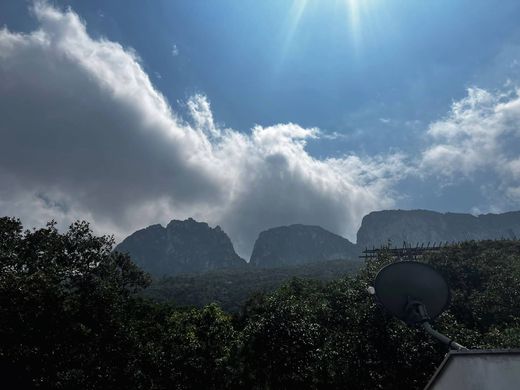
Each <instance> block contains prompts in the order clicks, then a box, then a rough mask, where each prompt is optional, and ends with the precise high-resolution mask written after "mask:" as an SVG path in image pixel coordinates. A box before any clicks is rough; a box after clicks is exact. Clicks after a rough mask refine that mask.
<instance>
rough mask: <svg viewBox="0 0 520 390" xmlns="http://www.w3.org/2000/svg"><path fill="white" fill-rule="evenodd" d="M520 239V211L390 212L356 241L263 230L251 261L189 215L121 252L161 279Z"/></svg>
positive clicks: (142, 235)
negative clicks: (393, 248) (384, 250)
mask: <svg viewBox="0 0 520 390" xmlns="http://www.w3.org/2000/svg"><path fill="white" fill-rule="evenodd" d="M516 237H520V211H515V212H508V213H503V214H486V215H479V216H473V215H471V214H458V213H438V212H434V211H427V210H385V211H377V212H372V213H370V214H368V215H366V216H365V217H364V218H363V221H362V224H361V227H360V229H359V230H358V233H357V243H356V244H354V243H352V242H350V241H349V240H347V239H346V238H343V237H341V236H339V235H336V234H334V233H331V232H329V231H327V230H325V229H323V228H321V227H319V226H308V225H300V224H297V225H290V226H281V227H276V228H271V229H268V230H266V231H263V232H261V233H260V235H259V237H258V239H257V240H256V242H255V246H254V250H253V253H252V256H251V259H250V262H249V264H247V263H246V261H245V260H244V259H242V258H241V257H240V256H238V255H237V254H236V252H235V250H234V248H233V244H232V242H231V240H230V239H229V237H228V236H227V234H226V233H225V232H224V231H223V230H222V229H221V228H220V227H219V226H217V227H215V228H211V227H209V226H208V224H206V223H203V222H196V221H194V220H193V219H191V218H189V219H187V220H185V221H176V220H173V221H171V222H170V223H169V224H168V225H167V226H166V228H163V227H162V226H161V225H152V226H149V227H147V228H145V229H142V230H138V231H136V232H135V233H133V234H132V235H130V236H128V237H127V238H126V239H125V240H123V241H122V242H121V243H120V244H119V245H118V246H117V247H116V250H118V251H121V252H128V253H130V255H131V257H132V259H133V260H134V261H135V262H136V263H137V264H138V265H139V266H141V267H142V268H143V269H144V270H145V271H147V272H149V273H151V274H152V275H153V276H155V277H161V276H173V275H179V274H190V273H200V272H207V271H213V270H219V269H226V268H241V267H242V268H245V267H248V268H274V267H283V266H297V265H302V264H307V263H315V262H326V261H331V260H357V258H358V256H359V254H360V253H361V251H362V250H363V249H364V248H365V247H371V246H380V245H384V244H387V243H388V242H389V240H390V241H391V242H392V244H393V245H402V243H403V241H405V242H407V243H410V244H412V245H415V244H416V243H427V242H431V243H433V242H440V241H450V242H451V241H465V240H482V239H499V238H516Z"/></svg>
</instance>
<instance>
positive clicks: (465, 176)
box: [0, 0, 520, 236]
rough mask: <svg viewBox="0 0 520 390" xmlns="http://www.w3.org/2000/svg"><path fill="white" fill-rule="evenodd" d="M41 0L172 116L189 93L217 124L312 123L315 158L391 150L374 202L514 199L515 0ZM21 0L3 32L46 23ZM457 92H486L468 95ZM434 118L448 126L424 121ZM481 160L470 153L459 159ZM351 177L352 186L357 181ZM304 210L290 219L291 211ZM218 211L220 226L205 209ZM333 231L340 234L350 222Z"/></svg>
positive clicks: (483, 208) (441, 206)
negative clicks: (134, 73)
mask: <svg viewBox="0 0 520 390" xmlns="http://www.w3.org/2000/svg"><path fill="white" fill-rule="evenodd" d="M43 4H46V6H47V7H51V8H52V7H54V9H55V10H57V12H62V13H63V12H66V10H67V7H70V9H71V10H72V11H71V12H73V13H74V14H75V15H78V16H79V18H80V20H81V21H82V23H84V24H86V29H87V34H88V38H89V39H92V40H93V41H95V42H104V41H108V42H114V43H118V44H120V45H121V46H122V47H123V49H124V50H125V52H126V53H134V55H135V57H136V61H137V62H138V63H139V66H140V67H141V69H142V71H143V72H144V73H145V74H146V75H147V76H148V77H149V79H150V81H151V84H152V85H153V88H154V89H155V90H156V91H158V92H159V93H160V94H162V95H163V96H164V98H165V100H166V101H167V103H168V104H169V105H170V106H171V109H172V111H173V112H174V115H176V116H177V117H179V118H180V119H179V121H180V122H186V123H193V121H194V120H195V121H196V120H197V119H196V118H193V112H190V108H189V107H190V106H189V102H190V101H192V102H193V97H194V96H199V97H202V98H203V100H204V102H206V103H207V104H208V105H210V106H209V107H210V108H209V110H210V113H209V115H211V117H212V119H211V120H212V121H213V123H214V126H216V127H218V128H219V129H222V130H224V129H226V128H227V129H232V131H233V133H237V134H245V135H247V136H250V135H251V134H252V129H253V128H254V127H255V126H256V125H259V126H261V127H262V128H269V127H272V126H277V125H279V124H288V123H293V124H296V125H298V126H300V127H301V128H304V129H310V128H317V129H319V130H318V132H319V136H306V137H304V138H305V146H304V150H305V156H309V157H310V158H312V159H314V160H316V161H317V162H321V161H329V160H331V159H339V160H342V159H346V158H347V159H348V157H349V156H350V157H352V156H354V157H355V158H358V159H360V160H362V161H363V162H364V165H363V166H364V167H365V168H363V169H365V170H370V169H372V168H366V167H372V166H371V165H370V163H369V162H371V163H373V164H375V163H376V162H377V163H378V164H379V165H378V167H379V168H381V166H383V165H385V164H387V163H388V161H391V156H396V155H399V156H401V157H400V160H399V161H400V163H401V164H402V167H400V168H399V169H398V170H400V171H401V173H402V172H404V170H406V169H408V168H410V167H411V169H412V170H413V173H407V174H400V173H399V172H393V173H388V172H390V171H389V168H388V167H386V168H384V169H386V171H385V172H387V173H384V174H383V177H379V176H378V178H379V179H381V181H378V184H377V186H378V187H377V188H378V189H377V191H381V192H377V191H376V192H374V193H372V195H373V196H374V197H376V198H377V197H378V196H379V197H385V198H388V199H389V200H390V201H388V202H386V201H385V202H382V203H381V204H376V203H374V207H375V208H383V207H386V206H390V207H400V208H425V209H434V210H439V211H460V212H474V213H476V212H489V211H506V210H511V209H518V206H519V205H520V203H519V199H520V190H518V188H520V187H519V182H518V180H519V176H520V175H517V165H516V161H517V160H518V149H517V148H516V147H517V146H518V145H519V144H518V134H517V132H515V131H516V130H515V129H518V127H519V126H520V125H519V123H518V122H517V117H516V116H515V115H516V111H514V110H516V108H515V107H516V106H514V104H515V102H516V99H517V98H518V96H516V95H515V93H516V92H515V91H516V88H517V85H518V81H519V78H520V23H518V20H520V2H518V1H508V0H504V1H500V2H493V1H480V0H477V1H475V0H473V1H453V0H452V1H431V2H419V1H397V0H396V1H383V0H345V1H335V0H326V1H318V0H307V1H304V0H299V1H289V0H288V1H274V0H268V1H247V0H246V1H224V0H219V1H193V0H186V1H158V0H156V1H110V2H106V1H53V2H47V3H43ZM30 7H31V3H30V2H29V3H26V2H20V1H15V0H4V1H2V2H1V3H0V24H1V25H4V26H5V27H6V28H7V30H8V31H9V32H10V33H12V34H20V33H27V34H30V33H31V32H34V31H35V30H37V29H39V28H41V26H42V21H41V17H35V15H34V12H31V11H30V10H29V8H30ZM39 18H40V19H39ZM44 29H45V27H44ZM6 72H7V71H6ZM6 74H7V73H6ZM5 77H8V76H5ZM42 77H43V76H42ZM469 88H473V89H475V90H478V91H483V92H485V93H488V94H490V95H491V97H487V95H485V94H478V93H476V94H474V95H471V93H470V92H469V91H468V89H469ZM6 93H7V92H6ZM79 94H80V91H78V95H79ZM508 94H509V95H508ZM471 96H473V98H474V99H473V100H471V99H472V98H471ZM465 99H466V100H465ZM468 99H469V100H468ZM464 102H465V103H464ZM199 103H200V102H199ZM457 103H460V104H463V105H464V104H466V106H465V107H466V108H465V111H464V112H463V113H460V112H455V109H454V107H455V105H456V104H457ZM507 103H510V105H512V106H514V107H513V108H512V110H513V114H512V119H509V120H508V121H506V122H507V123H506V122H504V120H503V119H501V118H502V117H500V118H498V117H489V116H486V117H485V118H486V120H485V121H483V123H484V122H486V121H487V122H486V123H487V125H486V126H495V127H494V130H490V132H489V134H492V136H489V134H488V135H486V134H487V130H486V129H483V130H482V131H481V132H478V131H476V130H475V131H476V132H475V133H472V131H473V130H472V129H474V128H475V127H474V126H473V125H472V123H473V122H471V120H472V119H471V118H479V117H480V116H479V115H481V114H482V113H484V114H482V115H488V114H485V112H490V111H489V110H491V111H493V110H494V111H493V112H495V111H499V110H498V109H497V107H502V106H500V105H501V104H507ZM490 107H491V108H490ZM508 107H509V106H508ZM486 110H488V111H486ZM197 112H199V113H200V112H201V111H197ZM206 114H208V113H207V112H206ZM497 115H498V114H497ZM468 118H470V119H471V120H470V119H468ZM464 121H466V122H464ZM468 121H470V122H468ZM435 123H440V124H439V125H438V126H437V127H439V128H442V129H448V128H449V129H451V130H450V132H449V133H448V132H447V130H439V131H433V130H432V126H433V124H435ZM195 127H196V126H195ZM464 129H470V130H464ZM280 131H281V130H280ZM486 137H488V138H486ZM489 137H491V138H489ZM506 138H507V141H506ZM488 144H492V145H493V147H489V148H488V147H487V146H486V145H488ZM506 146H507V147H506ZM479 148H483V150H482V151H480V149H479ZM484 149H485V150H484ZM455 155H456V157H455ZM480 155H482V156H484V157H482V159H481V160H482V161H483V162H482V164H480V163H478V164H474V162H473V161H469V160H468V158H469V157H468V156H474V158H477V157H475V156H480ZM264 157H265V156H264ZM495 157H496V159H495ZM499 157H500V158H499ZM374 159H375V160H374ZM495 160H496V161H495ZM266 161H268V160H266ZM342 161H343V160H342ZM349 161H350V160H349ZM497 161H498V162H499V163H500V164H506V165H507V166H508V167H510V168H508V169H509V170H510V171H511V172H510V173H509V174H508V175H507V177H505V174H504V175H502V173H497V169H499V168H497V166H496V164H497ZM448 163H449V164H451V165H449V164H448ZM390 164H394V163H390ZM443 164H448V165H443ZM395 165H396V164H394V168H395ZM454 166H455V167H456V169H455V168H453V167H454ZM473 166H478V168H475V169H474V168H472V167H473ZM6 167H7V166H6ZM379 168H378V169H379ZM518 168H519V169H520V165H518ZM9 169H10V168H9ZM9 169H8V167H7V168H5V170H6V171H9ZM384 169H381V170H384ZM363 172H364V173H363V174H360V175H361V176H362V177H363V178H366V177H367V175H369V174H367V173H366V172H365V171H363ZM378 172H379V171H378ZM361 176H360V177H361ZM389 176H392V177H391V178H389ZM350 179H351V178H349V180H350ZM352 180H354V179H352ZM356 180H357V179H356ZM363 180H365V179H363ZM363 180H361V182H359V181H357V182H356V183H357V184H356V185H359V186H360V188H365V187H366V181H363ZM390 181H391V184H388V182H390ZM374 182H375V179H374V180H373V179H372V178H371V179H370V183H372V184H373V183H374ZM58 187H59V186H58ZM53 188H56V185H54V184H53ZM40 190H41V191H40ZM28 191H29V190H28ZM30 191H32V192H33V193H35V191H36V192H38V191H40V192H44V193H47V192H48V191H49V189H48V188H47V189H45V188H44V189H37V188H32V187H31V190H30ZM238 192H239V191H238ZM517 192H518V194H517ZM517 195H518V197H517ZM5 197H6V198H7V196H5ZM388 199H387V200H388ZM328 201H331V199H328ZM5 203H6V204H7V203H8V202H7V201H5ZM6 207H7V206H6ZM89 207H91V206H88V207H87V208H89ZM366 207H368V206H364V208H363V207H362V209H363V210H366ZM7 209H8V207H7ZM175 210H178V208H176V209H175ZM89 212H91V214H92V213H94V214H95V212H94V211H92V210H90V211H89ZM187 212H188V211H186V213H187ZM175 213H176V212H174V214H175ZM94 214H92V215H94ZM178 214H180V215H184V214H185V213H184V212H181V211H179V212H178ZM296 215H297V214H296ZM356 215H357V214H356ZM200 217H204V215H200ZM351 217H352V216H351ZM150 218H151V217H150ZM208 218H209V219H210V220H211V218H210V217H208ZM313 218H314V217H309V218H306V217H302V219H303V220H304V221H303V222H312V221H314V219H313ZM353 218H354V217H353ZM94 219H95V218H94ZM295 219H298V218H297V217H294V215H293V216H291V217H290V218H289V219H288V221H287V222H293V221H294V222H297V221H295ZM357 219H358V220H357V221H353V222H350V223H351V225H352V226H356V225H358V224H359V218H357ZM214 221H215V222H220V223H223V224H224V225H226V223H225V222H223V221H224V220H222V221H221V220H220V219H219V218H217V217H215V218H214ZM271 222H272V223H274V222H278V220H277V219H275V220H273V221H271ZM281 222H283V220H282V221H281ZM316 222H320V220H319V219H318V220H316ZM267 223H268V222H267V221H266V222H265V224H267ZM122 224H123V222H121V223H119V224H118V226H122ZM265 224H264V225H265ZM130 225H131V226H134V225H135V223H133V224H130ZM262 226H263V225H262ZM329 228H331V229H332V230H336V232H338V233H342V234H345V235H347V236H348V234H347V233H346V231H349V232H350V230H353V228H352V229H350V230H349V229H343V230H342V228H340V227H339V225H337V224H336V225H335V224H332V225H331V226H329ZM237 229H238V228H237ZM252 229H253V228H252ZM258 229H260V225H259V226H255V228H254V229H253V230H254V231H255V232H256V231H257V230H258ZM123 230H125V229H123ZM231 230H233V229H231ZM238 230H240V229H238Z"/></svg>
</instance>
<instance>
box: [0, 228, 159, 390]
mask: <svg viewBox="0 0 520 390" xmlns="http://www.w3.org/2000/svg"><path fill="white" fill-rule="evenodd" d="M22 230H23V229H22V225H21V223H20V221H19V220H15V219H12V218H0V359H1V366H2V368H3V371H4V372H3V378H4V380H5V378H11V379H13V380H16V381H25V382H30V384H31V385H32V386H35V387H52V388H66V387H67V388H68V387H82V388H97V387H111V386H112V387H115V386H116V385H117V386H119V385H121V384H125V383H129V382H131V381H133V379H134V378H133V377H134V376H135V375H136V370H134V368H135V366H136V364H137V363H136V357H137V356H138V354H139V350H138V348H137V345H136V343H135V342H134V341H135V340H134V338H135V335H134V334H133V329H132V327H131V321H130V318H131V317H132V312H131V311H130V310H129V308H130V307H131V306H132V305H133V304H134V297H133V293H134V292H136V291H138V290H139V289H141V288H143V287H145V286H147V285H148V283H149V280H148V277H147V276H146V275H145V274H144V273H143V272H142V271H141V270H140V269H138V268H137V267H136V266H135V265H134V264H133V263H132V262H131V260H130V258H129V257H128V256H125V255H122V254H120V253H113V252H112V251H111V250H112V244H113V241H112V239H111V238H110V237H95V236H94V235H93V234H92V232H91V230H90V228H89V226H88V224H87V223H85V222H77V223H74V224H73V225H72V226H71V227H70V228H69V230H68V231H67V232H66V233H65V234H60V233H59V232H58V231H57V229H56V227H55V223H53V222H51V223H49V224H48V225H47V227H46V228H43V229H38V230H34V231H25V232H23V231H22ZM14 383H16V382H14Z"/></svg>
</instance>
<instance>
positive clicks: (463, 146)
mask: <svg viewBox="0 0 520 390" xmlns="http://www.w3.org/2000/svg"><path fill="white" fill-rule="evenodd" d="M428 135H429V136H430V139H431V140H432V145H431V146H430V147H429V148H428V149H426V150H425V151H424V153H423V155H422V163H421V166H420V169H421V171H422V172H423V173H425V174H432V173H433V174H436V175H439V176H440V177H445V178H448V179H450V178H453V177H460V175H462V176H464V177H467V178H472V177H475V176H476V175H479V174H480V175H488V177H492V178H493V180H497V181H498V182H497V186H496V187H495V188H494V190H493V192H494V194H495V195H494V196H495V197H498V198H500V197H502V198H503V197H504V196H505V197H506V198H508V199H509V200H510V201H512V202H518V200H520V198H519V197H518V196H517V194H518V188H519V186H520V96H519V91H518V90H511V91H509V92H507V93H504V92H489V91H486V90H483V89H478V88H470V89H469V90H468V95H467V97H465V98H464V99H462V100H460V101H457V102H454V103H453V105H452V109H451V112H450V114H449V115H448V116H447V117H446V118H444V119H442V120H440V121H437V122H434V123H432V124H431V125H430V127H429V129H428Z"/></svg>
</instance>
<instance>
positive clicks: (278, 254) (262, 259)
mask: <svg viewBox="0 0 520 390" xmlns="http://www.w3.org/2000/svg"><path fill="white" fill-rule="evenodd" d="M357 255H358V253H357V249H356V246H355V245H354V244H352V243H351V242H350V241H349V240H347V239H346V238H343V237H341V236H338V235H336V234H334V233H331V232H329V231H327V230H325V229H323V228H322V227H320V226H309V225H301V224H296V225H290V226H280V227H276V228H272V229H268V230H265V231H263V232H261V233H260V235H259V237H258V239H257V240H256V242H255V245H254V248H253V254H252V255H251V261H250V263H251V265H254V266H257V267H277V266H283V265H295V264H304V263H311V262H319V261H327V260H340V259H350V258H356V257H357Z"/></svg>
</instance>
